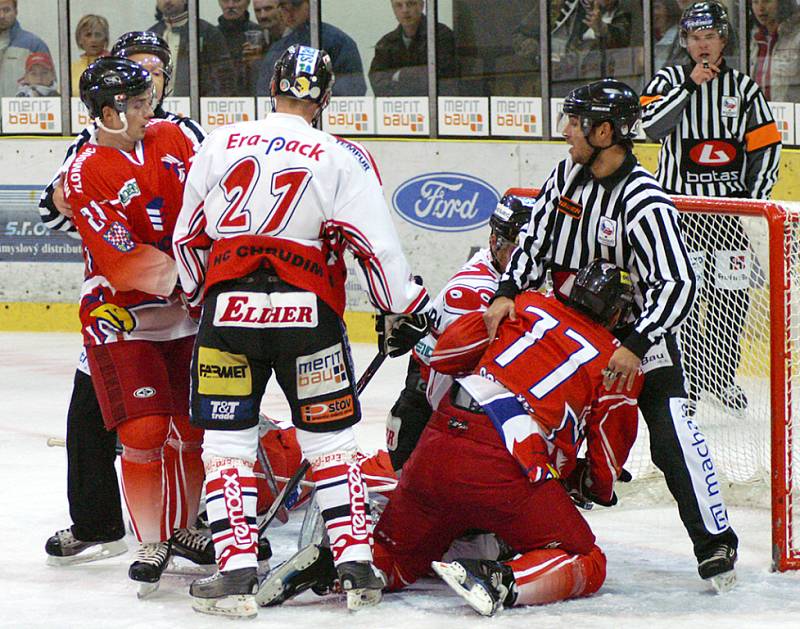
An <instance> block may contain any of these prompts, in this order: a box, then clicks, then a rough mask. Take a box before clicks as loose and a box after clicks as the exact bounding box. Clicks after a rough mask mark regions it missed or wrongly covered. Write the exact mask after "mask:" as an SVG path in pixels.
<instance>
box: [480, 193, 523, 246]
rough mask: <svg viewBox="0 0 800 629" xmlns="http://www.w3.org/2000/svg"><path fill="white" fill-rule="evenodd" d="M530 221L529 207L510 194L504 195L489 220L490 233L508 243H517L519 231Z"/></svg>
mask: <svg viewBox="0 0 800 629" xmlns="http://www.w3.org/2000/svg"><path fill="white" fill-rule="evenodd" d="M530 220H531V206H530V205H526V204H525V203H523V201H522V199H520V198H519V197H517V196H514V195H512V194H507V195H505V196H504V197H503V198H502V199H500V202H499V203H498V204H497V207H496V208H495V209H494V213H492V216H491V218H490V219H489V227H491V228H492V233H493V234H496V235H497V236H500V238H503V239H504V240H507V241H508V242H513V243H516V242H517V237H518V236H519V232H520V230H521V229H522V228H523V227H524V226H525V225H526V224H527V223H528V221H530Z"/></svg>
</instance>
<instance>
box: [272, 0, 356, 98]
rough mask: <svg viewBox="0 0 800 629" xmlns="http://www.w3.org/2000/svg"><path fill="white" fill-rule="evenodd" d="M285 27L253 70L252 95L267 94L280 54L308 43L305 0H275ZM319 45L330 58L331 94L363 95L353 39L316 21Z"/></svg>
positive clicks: (307, 12) (308, 27)
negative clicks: (290, 47) (253, 88)
mask: <svg viewBox="0 0 800 629" xmlns="http://www.w3.org/2000/svg"><path fill="white" fill-rule="evenodd" d="M278 4H279V5H280V7H281V11H282V12H283V17H284V20H285V21H286V26H287V27H288V28H290V29H291V31H290V32H289V33H288V34H286V35H285V36H284V37H282V38H281V39H280V40H278V41H277V42H275V44H274V45H273V46H271V47H270V49H269V50H268V51H267V53H266V55H264V58H263V60H262V61H261V65H260V67H259V69H258V71H257V72H256V95H258V96H269V81H270V79H271V78H272V70H273V68H274V67H275V63H276V62H277V61H278V59H279V58H280V56H281V55H282V54H283V53H284V52H285V51H286V50H287V49H288V48H289V46H292V45H295V44H296V45H299V46H310V45H311V25H310V23H309V19H310V13H309V11H310V10H309V6H308V0H279V2H278ZM320 40H321V43H320V47H321V48H324V49H325V50H326V51H327V52H328V54H329V55H330V57H331V62H332V63H333V72H334V74H335V75H336V83H334V86H333V96H364V94H366V93H367V84H366V82H365V81H364V66H363V65H362V64H361V55H360V54H359V52H358V46H357V45H356V42H355V41H353V38H352V37H350V36H349V35H348V34H347V33H345V32H344V31H342V30H341V29H338V28H336V27H335V26H333V25H331V24H328V23H327V22H322V23H321V24H320Z"/></svg>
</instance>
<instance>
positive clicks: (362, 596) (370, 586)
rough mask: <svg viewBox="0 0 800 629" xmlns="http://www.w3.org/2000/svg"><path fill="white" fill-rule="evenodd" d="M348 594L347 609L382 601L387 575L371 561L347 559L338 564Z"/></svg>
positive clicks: (341, 580) (337, 568)
mask: <svg viewBox="0 0 800 629" xmlns="http://www.w3.org/2000/svg"><path fill="white" fill-rule="evenodd" d="M336 571H337V572H338V573H339V582H340V583H341V584H342V589H343V590H344V591H345V593H346V594H347V609H349V610H351V611H357V610H359V609H363V608H365V607H372V606H373V605H377V604H378V603H380V602H381V598H382V597H383V588H385V587H386V577H384V576H383V573H382V572H381V571H380V570H378V569H377V568H376V567H375V566H374V565H373V564H372V563H371V562H369V561H345V562H344V563H340V564H339V565H338V566H336Z"/></svg>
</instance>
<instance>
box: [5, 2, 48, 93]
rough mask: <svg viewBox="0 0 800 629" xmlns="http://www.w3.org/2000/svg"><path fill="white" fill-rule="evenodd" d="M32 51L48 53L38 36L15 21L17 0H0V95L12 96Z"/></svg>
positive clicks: (16, 90)
mask: <svg viewBox="0 0 800 629" xmlns="http://www.w3.org/2000/svg"><path fill="white" fill-rule="evenodd" d="M32 52H44V53H47V54H48V55H49V54H50V49H49V48H48V47H47V44H45V43H44V42H43V41H42V40H41V39H40V38H39V37H38V36H36V35H34V34H33V33H30V32H28V31H26V30H24V29H23V28H22V27H21V26H20V25H19V22H18V21H17V0H0V96H14V95H16V94H17V92H18V91H19V79H20V77H21V76H22V75H24V74H25V73H26V71H27V68H26V67H25V64H26V62H27V59H28V56H29V55H30V54H31V53H32Z"/></svg>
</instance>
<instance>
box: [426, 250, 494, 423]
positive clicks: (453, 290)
mask: <svg viewBox="0 0 800 629" xmlns="http://www.w3.org/2000/svg"><path fill="white" fill-rule="evenodd" d="M499 282H500V272H499V271H497V269H495V268H494V264H493V263H492V253H491V251H490V250H489V248H488V247H487V248H484V249H480V250H478V251H477V252H475V254H474V255H473V256H472V257H471V258H470V259H469V260H468V261H467V263H466V264H465V265H464V266H463V267H461V269H459V271H458V272H457V273H456V274H455V275H454V276H453V277H451V278H450V280H448V282H447V284H445V286H444V288H443V289H442V290H441V292H440V293H439V294H438V295H437V296H436V299H434V300H433V305H432V306H431V310H432V312H433V324H432V326H431V331H430V333H429V334H428V335H427V336H425V338H423V339H422V340H420V341H419V342H418V343H417V346H416V347H415V348H414V358H416V360H417V361H418V362H419V363H420V374H421V376H422V378H423V379H424V380H425V381H426V382H427V383H428V389H427V397H428V401H429V402H430V405H431V407H432V408H436V406H437V405H438V404H439V400H441V398H442V395H444V394H445V393H446V392H447V390H448V389H449V388H450V385H451V384H452V382H453V379H452V377H451V376H449V375H447V374H442V373H438V372H435V371H433V372H432V371H431V369H430V357H431V354H432V353H433V349H434V348H435V347H436V340H437V339H438V338H439V337H440V336H441V335H442V334H443V333H444V331H445V330H446V329H447V328H448V326H449V325H450V324H451V323H453V322H454V321H455V320H456V319H458V318H459V317H461V316H462V315H465V314H467V313H470V312H483V311H484V310H486V309H487V308H488V307H489V301H490V300H491V298H492V295H494V292H495V291H496V290H497V285H498V283H499Z"/></svg>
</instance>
